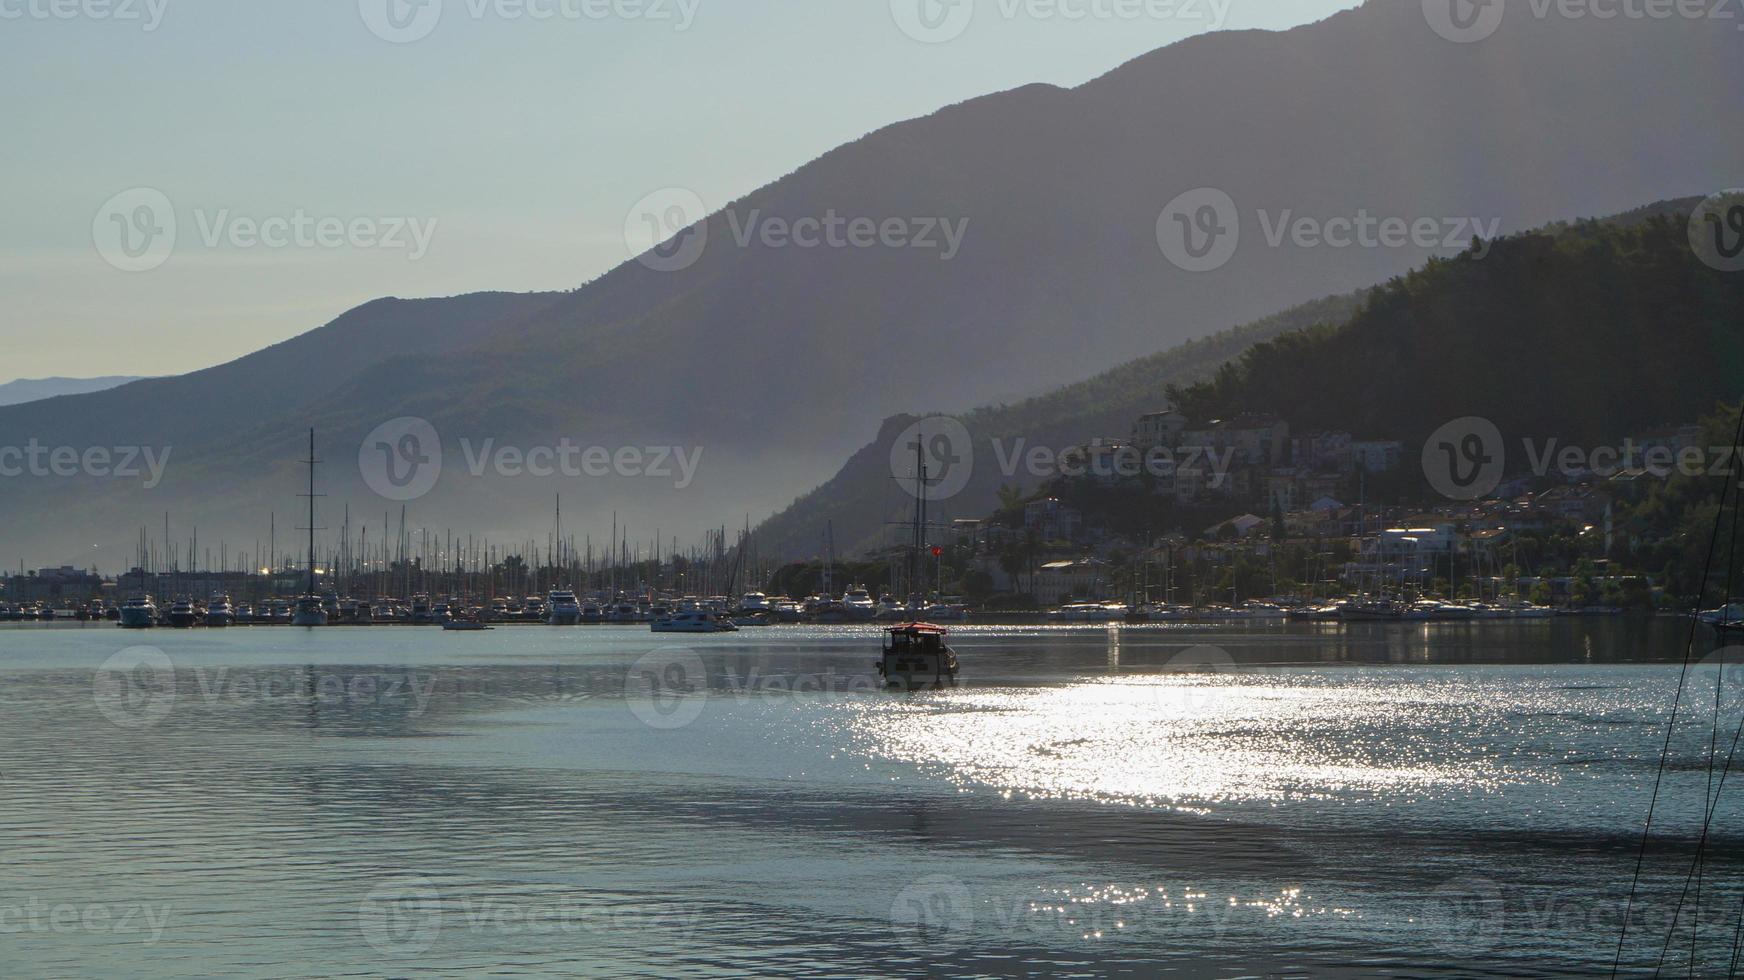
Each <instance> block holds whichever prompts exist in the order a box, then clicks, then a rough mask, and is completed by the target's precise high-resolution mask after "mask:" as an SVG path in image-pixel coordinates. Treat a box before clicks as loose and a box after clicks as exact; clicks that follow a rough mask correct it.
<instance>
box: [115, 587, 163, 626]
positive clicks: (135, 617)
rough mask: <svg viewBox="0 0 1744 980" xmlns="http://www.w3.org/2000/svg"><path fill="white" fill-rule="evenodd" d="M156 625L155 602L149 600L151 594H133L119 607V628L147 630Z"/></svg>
mask: <svg viewBox="0 0 1744 980" xmlns="http://www.w3.org/2000/svg"><path fill="white" fill-rule="evenodd" d="M155 626H157V603H155V602H153V601H151V596H148V595H140V596H134V597H133V598H131V599H129V600H127V603H126V604H125V605H123V606H122V607H121V628H122V629H124V630H148V629H152V628H153V627H155Z"/></svg>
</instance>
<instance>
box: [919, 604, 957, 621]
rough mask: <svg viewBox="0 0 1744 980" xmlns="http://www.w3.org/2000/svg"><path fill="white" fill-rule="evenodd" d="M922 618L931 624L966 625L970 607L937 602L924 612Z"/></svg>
mask: <svg viewBox="0 0 1744 980" xmlns="http://www.w3.org/2000/svg"><path fill="white" fill-rule="evenodd" d="M921 616H922V618H924V619H926V620H927V621H928V622H930V623H966V622H968V621H969V607H968V606H966V605H964V604H962V603H960V602H935V603H933V604H931V605H929V606H927V607H926V609H924V610H922V612H921Z"/></svg>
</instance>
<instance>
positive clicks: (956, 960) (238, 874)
mask: <svg viewBox="0 0 1744 980" xmlns="http://www.w3.org/2000/svg"><path fill="white" fill-rule="evenodd" d="M1686 629H1687V626H1686V625H1684V624H1682V623H1680V622H1678V621H1675V620H1617V621H1597V622H1594V621H1588V622H1576V621H1557V622H1554V623H1539V624H1523V625H1506V624H1493V625H1484V624H1465V625H1441V626H1399V627H1390V626H1389V627H1367V628H1360V629H1353V630H1340V629H1333V628H1319V627H1300V628H1298V627H1290V628H1284V627H1279V628H1274V629H1259V630H1243V629H1209V628H1194V629H1179V628H1143V629H1106V628H1099V627H1094V628H1071V629H1068V628H994V627H970V628H965V629H962V630H960V631H957V640H956V644H957V646H958V649H959V653H960V655H961V658H962V662H963V670H964V683H963V684H962V686H960V687H958V688H957V689H954V690H949V691H942V692H926V693H918V694H891V693H885V692H883V691H881V690H878V689H877V687H876V685H875V683H874V679H875V673H874V671H873V669H872V664H873V661H874V659H875V657H876V650H877V637H876V634H875V631H873V630H871V629H869V628H867V629H852V628H794V629H785V630H774V631H746V632H743V633H740V634H738V635H736V636H725V637H699V638H689V639H691V642H688V643H683V642H680V643H677V644H675V643H674V642H673V641H674V640H675V639H677V640H681V641H682V640H684V639H686V638H675V637H657V636H653V635H651V634H649V633H648V632H646V630H645V629H641V630H635V629H620V628H599V629H585V628H584V629H573V630H552V629H544V628H507V629H499V630H497V631H495V632H491V633H483V634H445V633H442V632H440V631H428V630H416V629H403V628H402V629H373V630H345V629H331V630H324V631H301V630H290V629H253V630H250V629H235V630H229V631H198V632H181V633H174V632H165V631H158V632H153V633H145V634H137V633H133V634H124V633H121V632H119V631H116V630H113V629H108V628H96V627H93V628H87V629H59V628H30V627H25V628H16V629H10V628H9V629H3V630H0V793H3V794H4V800H5V805H4V806H3V807H0V976H7V977H12V976H20V977H22V976H122V975H125V976H166V977H167V976H176V977H181V976H239V975H240V976H286V975H345V976H406V975H411V974H433V975H453V976H468V977H471V976H479V975H483V974H487V973H493V972H494V973H514V974H553V975H576V974H582V975H597V976H661V977H705V976H706V977H714V976H740V975H760V976H795V975H799V976H910V975H915V974H918V973H934V974H941V975H943V974H949V975H962V976H1014V975H1033V974H1038V973H1044V974H1051V975H1060V976H1104V975H1134V976H1157V975H1178V976H1184V977H1197V976H1230V977H1236V976H1274V975H1280V976H1292V975H1300V976H1351V975H1372V976H1423V975H1458V976H1545V975H1557V974H1566V975H1590V974H1592V973H1595V972H1608V970H1609V967H1610V963H1611V959H1612V956H1613V952H1614V949H1615V946H1616V943H1617V940H1618V935H1619V930H1620V927H1621V924H1622V921H1623V909H1624V903H1625V898H1626V896H1627V895H1628V892H1629V888H1630V878H1631V875H1632V873H1633V871H1634V868H1635V859H1636V850H1637V846H1638V842H1639V835H1640V829H1641V825H1642V820H1643V818H1644V816H1645V813H1646V808H1647V804H1648V798H1649V794H1650V792H1651V789H1652V784H1653V780H1654V778H1655V774H1656V772H1657V771H1658V760H1659V753H1660V747H1661V744H1662V741H1663V739H1664V738H1665V726H1666V722H1667V718H1668V715H1669V709H1670V706H1671V704H1672V694H1673V691H1674V688H1675V685H1676V680H1677V674H1678V671H1677V667H1676V666H1675V664H1672V663H1668V662H1667V661H1668V660H1669V659H1671V658H1678V657H1681V654H1682V648H1683V642H1684V632H1685V630H1686ZM1700 642H1703V643H1708V644H1710V645H1711V639H1709V638H1707V637H1703V638H1702V639H1701V641H1700ZM141 644H143V645H144V646H140V645H141ZM1737 669H1738V668H1733V669H1731V670H1727V671H1725V672H1724V673H1723V674H1722V672H1721V671H1719V670H1717V669H1714V668H1711V667H1706V668H1703V669H1701V670H1698V671H1696V672H1694V673H1693V674H1692V675H1691V681H1690V684H1691V687H1690V691H1689V694H1688V695H1687V696H1686V699H1685V701H1684V722H1683V723H1682V724H1681V725H1680V726H1679V727H1678V730H1677V731H1676V733H1675V737H1674V739H1673V749H1672V756H1671V765H1670V767H1669V770H1668V772H1667V775H1666V783H1665V790H1664V792H1663V796H1662V799H1661V803H1660V822H1659V824H1658V825H1659V826H1660V827H1662V828H1663V830H1664V836H1663V837H1659V838H1657V839H1656V840H1655V841H1654V843H1653V846H1652V847H1651V848H1650V850H1649V858H1648V860H1647V862H1646V872H1645V875H1644V877H1643V881H1642V886H1641V889H1640V895H1639V897H1638V899H1637V901H1636V904H1635V913H1634V917H1633V921H1632V924H1631V932H1630V939H1629V941H1628V944H1627V950H1626V954H1627V955H1626V972H1633V973H1635V974H1639V973H1642V972H1645V971H1647V970H1649V969H1651V966H1652V964H1653V963H1654V962H1655V961H1657V960H1658V959H1659V957H1660V954H1661V952H1662V949H1663V948H1664V944H1665V941H1666V936H1667V932H1668V929H1669V927H1670V926H1671V923H1672V912H1673V909H1674V908H1675V906H1676V903H1677V900H1678V895H1679V893H1680V892H1684V891H1685V889H1684V887H1683V886H1684V884H1685V881H1686V879H1687V880H1689V881H1690V888H1689V889H1688V890H1687V892H1686V894H1687V896H1688V897H1687V899H1686V902H1685V909H1686V911H1685V913H1684V914H1683V915H1682V917H1681V919H1680V924H1679V929H1678V932H1677V934H1676V936H1675V941H1673V942H1672V943H1671V944H1670V947H1669V954H1668V957H1667V962H1668V964H1670V966H1669V967H1668V968H1669V969H1671V970H1673V971H1674V972H1678V973H1684V972H1688V971H1690V969H1691V967H1690V957H1691V947H1692V938H1693V939H1694V970H1693V972H1695V973H1696V974H1698V975H1725V973H1726V968H1727V966H1728V962H1727V961H1728V958H1729V956H1730V954H1731V947H1732V938H1733V929H1734V925H1735V923H1736V921H1737V916H1738V912H1739V909H1740V902H1741V901H1744V873H1741V872H1744V848H1741V847H1740V844H1741V843H1744V835H1741V834H1740V831H1741V830H1744V819H1741V817H1744V807H1740V806H1739V804H1738V803H1737V793H1736V787H1731V786H1728V787H1727V793H1726V794H1724V795H1723V796H1722V797H1721V803H1720V805H1719V808H1718V811H1717V818H1716V820H1715V825H1714V830H1713V832H1712V834H1711V836H1710V841H1709V845H1708V849H1707V852H1706V854H1707V859H1706V861H1705V862H1704V864H1703V865H1702V869H1701V874H1700V876H1699V887H1698V882H1697V881H1696V880H1695V879H1690V876H1689V874H1688V872H1689V869H1690V867H1691V865H1692V861H1691V858H1692V856H1693V854H1694V848H1693V843H1694V841H1695V839H1696V837H1697V836H1698V834H1699V825H1700V822H1701V813H1702V811H1703V809H1704V807H1705V802H1704V801H1705V800H1706V799H1707V798H1708V797H1709V794H1710V792H1711V790H1712V789H1713V788H1714V786H1715V784H1716V783H1717V782H1718V776H1717V775H1714V776H1710V772H1709V768H1708V765H1707V761H1708V753H1709V749H1710V746H1711V745H1712V744H1714V742H1715V740H1716V739H1717V741H1718V745H1719V753H1720V755H1722V756H1723V755H1724V754H1725V751H1726V748H1727V747H1728V744H1729V740H1730V737H1731V733H1732V730H1733V729H1732V726H1733V725H1735V724H1736V723H1737V721H1738V718H1739V716H1740V713H1741V711H1744V677H1734V676H1733V670H1737ZM1716 698H1718V699H1719V701H1720V705H1721V710H1722V720H1721V727H1720V728H1719V729H1718V730H1716V729H1715V727H1714V724H1713V709H1714V703H1715V700H1716ZM1698 891H1699V895H1700V898H1699V902H1698V900H1697V898H1696V896H1697V894H1698ZM1698 904H1699V907H1700V910H1701V916H1700V921H1699V930H1694V931H1692V929H1691V923H1692V919H1693V916H1692V914H1691V911H1690V910H1694V909H1695V908H1697V906H1698Z"/></svg>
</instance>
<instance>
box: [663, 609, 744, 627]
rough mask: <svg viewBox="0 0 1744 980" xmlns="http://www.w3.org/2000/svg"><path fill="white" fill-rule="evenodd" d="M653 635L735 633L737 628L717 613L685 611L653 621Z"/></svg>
mask: <svg viewBox="0 0 1744 980" xmlns="http://www.w3.org/2000/svg"><path fill="white" fill-rule="evenodd" d="M650 629H652V630H653V632H655V633H737V632H738V631H739V627H738V626H737V625H736V624H735V623H734V622H733V621H732V620H730V619H727V618H726V617H724V616H722V615H720V614H719V613H712V612H706V611H704V610H701V609H686V610H683V611H681V612H676V613H673V614H672V615H670V616H668V617H666V618H665V619H658V620H655V621H654V624H653V626H651V627H650Z"/></svg>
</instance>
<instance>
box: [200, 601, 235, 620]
mask: <svg viewBox="0 0 1744 980" xmlns="http://www.w3.org/2000/svg"><path fill="white" fill-rule="evenodd" d="M206 625H207V626H215V627H224V626H235V625H236V607H235V606H234V605H232V604H231V602H230V597H229V596H227V595H215V596H213V597H212V598H211V600H210V601H209V602H207V603H206Z"/></svg>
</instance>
